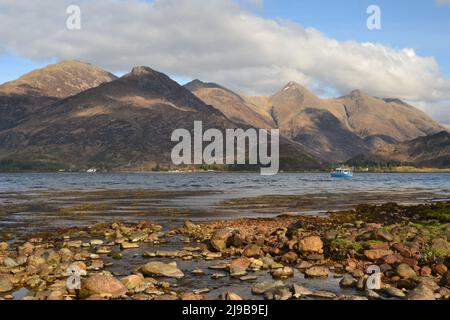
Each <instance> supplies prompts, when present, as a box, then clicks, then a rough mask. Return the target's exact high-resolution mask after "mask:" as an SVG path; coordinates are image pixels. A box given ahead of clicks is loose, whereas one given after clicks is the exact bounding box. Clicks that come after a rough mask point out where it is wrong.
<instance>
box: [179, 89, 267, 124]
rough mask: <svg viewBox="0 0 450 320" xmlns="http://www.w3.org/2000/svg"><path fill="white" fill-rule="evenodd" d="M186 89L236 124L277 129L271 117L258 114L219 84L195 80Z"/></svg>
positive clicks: (245, 102)
mask: <svg viewBox="0 0 450 320" xmlns="http://www.w3.org/2000/svg"><path fill="white" fill-rule="evenodd" d="M185 87H186V88H187V89H188V90H190V91H191V92H192V93H193V94H195V95H196V96H197V97H198V98H200V99H201V100H203V101H204V102H205V103H206V104H209V105H212V106H213V107H214V108H216V109H218V110H220V111H221V112H222V113H223V114H225V115H226V116H227V117H228V118H229V119H230V120H232V121H234V122H236V123H241V124H247V125H251V126H254V127H256V128H264V129H270V128H274V127H275V123H274V122H273V119H272V118H271V117H270V116H264V115H262V114H260V113H258V112H256V111H255V110H254V107H253V106H251V104H249V103H248V102H247V101H245V99H244V98H242V97H241V96H240V95H238V94H237V93H235V92H233V91H231V90H228V89H226V88H224V87H222V86H220V85H218V84H215V83H205V82H202V81H200V80H194V81H192V82H190V83H188V84H186V85H185Z"/></svg>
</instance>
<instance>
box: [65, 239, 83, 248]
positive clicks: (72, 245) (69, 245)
mask: <svg viewBox="0 0 450 320" xmlns="http://www.w3.org/2000/svg"><path fill="white" fill-rule="evenodd" d="M82 245H83V241H81V240H74V241H67V242H66V247H67V248H74V249H78V248H81V246H82Z"/></svg>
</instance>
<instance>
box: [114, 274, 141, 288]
mask: <svg viewBox="0 0 450 320" xmlns="http://www.w3.org/2000/svg"><path fill="white" fill-rule="evenodd" d="M144 280H145V279H144V277H143V276H141V275H137V274H132V275H131V276H128V277H125V278H122V279H120V281H121V282H122V284H123V285H124V286H125V287H127V289H128V290H134V289H135V288H137V287H139V286H141V285H142V284H143V283H144Z"/></svg>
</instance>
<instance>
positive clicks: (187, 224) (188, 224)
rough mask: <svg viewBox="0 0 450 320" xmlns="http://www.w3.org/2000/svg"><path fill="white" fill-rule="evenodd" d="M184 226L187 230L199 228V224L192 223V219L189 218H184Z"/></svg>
mask: <svg viewBox="0 0 450 320" xmlns="http://www.w3.org/2000/svg"><path fill="white" fill-rule="evenodd" d="M184 228H185V229H186V230H188V231H191V232H192V231H198V230H199V229H200V226H198V225H196V224H194V223H193V222H192V221H190V220H186V221H185V222H184Z"/></svg>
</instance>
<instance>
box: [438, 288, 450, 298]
mask: <svg viewBox="0 0 450 320" xmlns="http://www.w3.org/2000/svg"><path fill="white" fill-rule="evenodd" d="M438 293H439V294H440V295H441V297H442V298H443V299H447V300H448V299H449V298H450V290H449V289H447V288H439V291H438Z"/></svg>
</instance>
